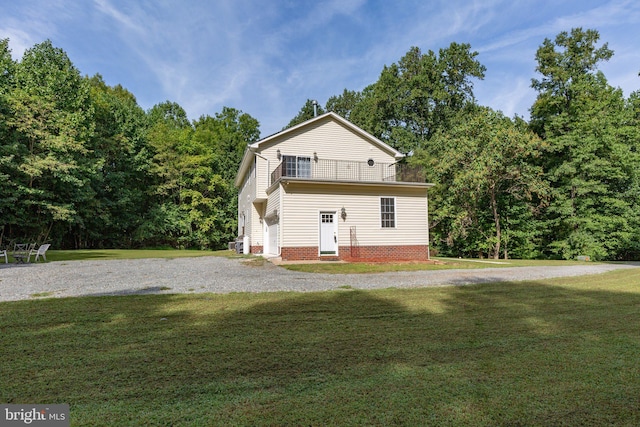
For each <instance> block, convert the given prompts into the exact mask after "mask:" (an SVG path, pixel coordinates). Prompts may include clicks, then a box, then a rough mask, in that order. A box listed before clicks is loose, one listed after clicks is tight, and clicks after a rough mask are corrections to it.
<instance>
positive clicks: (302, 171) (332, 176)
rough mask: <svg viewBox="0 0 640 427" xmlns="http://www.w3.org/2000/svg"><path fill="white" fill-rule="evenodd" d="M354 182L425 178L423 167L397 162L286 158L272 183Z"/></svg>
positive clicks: (406, 180)
mask: <svg viewBox="0 0 640 427" xmlns="http://www.w3.org/2000/svg"><path fill="white" fill-rule="evenodd" d="M285 177H289V178H301V179H309V180H325V181H327V180H328V181H354V182H418V183H424V182H425V175H424V172H423V170H422V168H420V167H416V166H412V165H406V164H398V163H374V162H373V161H372V160H370V161H369V162H354V161H348V160H326V159H317V160H315V159H312V158H309V157H297V158H295V157H293V158H285V159H283V161H282V163H280V164H279V165H278V167H277V168H276V169H275V170H274V171H273V172H272V173H271V184H274V183H275V182H277V181H278V180H279V179H281V178H285Z"/></svg>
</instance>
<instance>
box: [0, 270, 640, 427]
mask: <svg viewBox="0 0 640 427" xmlns="http://www.w3.org/2000/svg"><path fill="white" fill-rule="evenodd" d="M614 276H615V275H612V277H614ZM619 276H620V277H630V276H629V273H627V275H626V276H624V275H622V274H620V275H619ZM637 276H638V275H637V274H636V275H635V276H633V278H634V279H633V280H635V281H636V282H635V286H636V288H635V289H633V288H630V287H629V286H627V285H622V284H619V285H618V286H617V287H616V286H613V287H612V289H611V290H606V289H602V288H601V287H598V286H596V285H590V286H583V285H579V284H578V285H573V284H571V280H577V279H571V280H569V281H568V282H567V283H570V285H567V286H564V285H563V286H560V285H550V284H543V283H541V282H531V283H503V284H495V285H493V284H492V285H481V286H467V287H444V288H437V289H417V290H383V291H373V292H371V291H355V290H348V289H345V290H340V291H334V292H324V293H307V294H287V293H273V294H229V295H133V296H126V297H86V298H69V299H55V300H53V299H52V300H41V301H20V302H12V303H2V304H0V307H1V309H2V310H1V311H0V332H1V333H2V336H3V341H4V342H5V344H4V356H3V364H2V368H1V369H2V372H1V373H0V374H1V375H0V390H1V391H2V399H3V401H4V402H10V403H20V402H52V403H53V402H54V401H55V402H56V403H57V402H60V403H69V404H70V405H71V410H72V422H73V424H77V425H89V424H91V425H113V424H114V423H115V424H118V425H138V424H140V423H141V422H142V423H144V424H146V425H337V424H339V425H362V424H366V425H390V424H391V425H394V424H397V425H418V424H419V425H425V424H426V425H429V424H431V425H549V424H552V425H603V424H616V425H634V424H637V423H638V421H640V412H639V411H640V410H639V409H638V405H637V396H638V395H640V369H639V368H638V366H637V363H636V360H637V354H639V353H640V339H639V338H638V334H637V331H638V329H639V327H640V296H639V294H638V291H637V284H638V282H637V280H638V277H637ZM625 280H627V279H625ZM575 283H578V282H575Z"/></svg>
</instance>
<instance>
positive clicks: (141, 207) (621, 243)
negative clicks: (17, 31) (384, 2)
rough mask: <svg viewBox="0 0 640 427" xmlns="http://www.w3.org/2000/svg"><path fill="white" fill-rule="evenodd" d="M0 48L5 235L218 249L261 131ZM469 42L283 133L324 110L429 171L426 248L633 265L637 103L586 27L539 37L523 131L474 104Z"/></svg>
mask: <svg viewBox="0 0 640 427" xmlns="http://www.w3.org/2000/svg"><path fill="white" fill-rule="evenodd" d="M10 53H11V52H10V50H9V47H8V40H4V41H0V140H1V141H2V144H1V145H0V194H1V196H0V217H2V219H3V221H2V223H3V224H4V226H3V228H2V230H1V231H0V233H1V234H0V238H2V242H3V244H4V243H5V242H9V241H11V240H15V239H22V240H24V239H27V240H33V241H40V242H44V241H50V242H53V243H54V244H55V245H56V246H57V247H69V248H100V247H140V246H146V247H149V246H172V247H196V248H221V247H224V246H225V245H226V242H227V241H230V240H233V239H234V238H235V237H236V236H235V234H236V221H237V218H236V216H237V212H236V210H237V208H236V207H237V190H236V189H235V188H234V186H233V179H234V176H235V173H236V171H237V168H238V165H239V162H240V160H241V157H242V154H243V152H244V149H245V148H246V145H247V143H251V142H254V141H256V140H258V139H259V137H260V132H259V123H258V121H257V120H256V119H254V118H253V117H251V116H250V115H248V114H246V113H243V112H242V111H239V110H236V109H233V108H227V107H224V108H223V109H222V112H220V113H217V114H215V115H214V117H210V116H202V117H200V118H199V119H198V120H194V121H189V119H188V118H187V116H186V113H185V111H184V110H183V109H182V108H181V107H180V106H179V105H178V104H176V103H174V102H170V101H167V102H163V103H160V104H158V105H156V106H154V107H153V108H151V109H150V110H149V111H144V110H143V109H142V108H140V107H139V106H138V104H137V102H136V99H135V97H134V95H133V94H131V93H130V92H129V91H127V90H126V89H125V88H123V87H121V86H120V85H117V86H115V87H110V86H108V85H106V84H105V83H104V81H103V79H102V78H101V76H100V75H95V76H93V77H83V76H81V75H80V73H79V71H78V70H77V69H76V68H75V67H74V66H73V64H72V63H71V61H70V60H69V58H68V57H67V55H66V54H65V52H64V51H63V50H61V49H59V48H56V47H54V46H52V44H51V42H50V41H45V42H44V43H41V44H39V45H36V46H34V47H33V48H32V49H29V50H27V51H26V52H25V54H24V56H23V57H22V59H21V60H20V61H14V60H12V58H11V55H10ZM477 56H478V53H477V52H475V51H473V50H472V49H471V46H470V45H468V44H459V43H451V44H450V45H449V46H448V47H446V48H442V49H439V51H438V52H434V51H431V50H429V51H428V52H422V51H421V50H420V49H419V48H417V47H412V48H411V49H410V50H409V51H408V52H407V53H406V54H405V55H404V56H403V57H402V58H401V59H400V60H399V61H398V62H397V63H393V64H391V65H389V66H385V67H384V68H383V70H382V71H381V73H380V76H379V78H378V80H377V81H376V82H374V83H372V84H371V85H369V86H367V87H365V88H364V89H363V90H362V91H353V90H348V89H345V90H344V91H343V92H342V93H341V94H339V95H336V96H332V97H330V98H329V99H328V100H327V102H326V104H325V106H324V108H323V107H322V106H320V105H316V106H314V105H313V102H312V101H311V100H307V102H306V103H305V105H304V106H303V107H302V108H301V110H300V112H299V113H298V115H297V116H296V117H294V118H293V119H292V120H291V122H290V123H289V124H288V126H287V127H290V126H293V125H295V124H298V123H300V122H302V121H304V120H307V119H309V118H311V117H313V114H314V107H315V108H316V109H317V110H318V113H323V112H325V111H333V112H336V113H337V114H340V115H341V116H343V117H345V118H346V119H348V120H350V121H351V122H353V123H354V124H356V125H358V126H359V127H361V128H363V129H365V130H366V131H368V132H369V133H371V134H372V135H374V136H376V137H377V138H379V139H381V140H383V141H385V142H386V143H388V144H389V145H391V146H393V147H394V148H396V149H398V150H399V151H401V152H403V153H407V154H409V155H408V156H407V158H406V161H407V162H409V163H412V164H415V165H419V166H421V167H422V168H423V169H424V171H425V174H426V176H427V178H428V181H430V182H433V183H435V184H436V185H435V187H434V188H433V189H431V190H430V206H431V209H430V227H431V230H430V232H431V237H432V241H431V246H432V248H433V249H434V251H437V252H438V253H439V254H442V255H448V256H480V257H485V256H487V257H493V258H499V257H504V258H508V257H514V258H540V257H548V258H565V259H571V258H574V257H576V256H579V255H587V256H590V257H591V258H593V259H618V260H621V259H638V258H639V257H640V238H639V237H640V210H639V207H640V206H638V200H639V197H638V196H639V195H640V186H639V176H638V171H639V170H640V157H639V154H638V146H639V145H640V130H639V129H640V128H639V126H638V124H639V121H640V92H638V91H637V92H634V93H632V94H631V95H630V96H629V97H628V98H625V97H624V94H623V93H622V91H621V90H620V89H619V88H614V87H612V86H611V85H610V84H609V83H608V82H607V79H606V77H605V76H604V74H603V73H602V72H601V71H600V70H599V68H598V66H599V64H601V63H602V62H603V61H607V60H609V59H611V57H612V56H613V52H612V51H611V50H610V49H609V48H608V46H607V44H606V43H604V44H599V34H598V32H597V31H595V30H583V29H581V28H575V29H572V30H571V31H569V32H562V33H560V34H558V35H557V36H556V37H555V39H553V40H551V39H545V40H544V41H543V43H542V45H541V46H540V47H539V49H538V50H537V52H536V58H535V59H536V62H537V66H536V69H535V72H536V73H537V74H536V76H537V77H536V78H533V79H532V87H533V88H534V89H535V90H536V91H537V98H536V100H535V102H534V103H533V105H532V106H531V110H530V111H531V118H530V120H529V121H526V120H525V119H523V118H521V117H517V116H516V117H513V118H510V117H506V116H505V115H504V114H503V113H502V112H500V111H494V110H492V109H491V108H489V107H486V106H481V105H479V104H478V103H477V101H476V100H475V97H474V94H473V87H474V82H475V81H476V80H481V79H482V78H483V77H484V73H485V71H486V68H485V67H484V66H483V65H482V64H481V63H480V62H479V61H478V59H477Z"/></svg>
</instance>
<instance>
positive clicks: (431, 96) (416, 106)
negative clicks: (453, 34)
mask: <svg viewBox="0 0 640 427" xmlns="http://www.w3.org/2000/svg"><path fill="white" fill-rule="evenodd" d="M477 55H478V53H477V52H472V51H471V46H470V45H468V44H458V43H451V44H450V45H449V47H448V48H446V49H440V50H439V52H438V54H436V53H435V52H433V51H431V50H430V51H428V52H427V53H425V54H423V53H422V51H421V50H420V49H419V48H417V47H412V48H411V49H410V50H409V51H408V52H407V54H406V55H405V56H404V57H402V58H401V59H400V61H399V62H398V63H397V64H392V65H391V66H389V67H386V66H385V67H384V69H383V70H382V73H381V74H380V78H379V79H378V81H377V82H376V83H374V84H372V85H370V86H368V87H366V88H365V89H364V91H363V93H362V101H360V102H358V103H357V104H356V105H355V107H354V108H353V109H352V112H351V116H350V117H351V118H352V120H353V122H354V123H355V124H357V125H359V126H361V127H362V128H363V129H365V130H367V131H368V132H370V133H371V134H373V135H374V136H376V137H378V138H380V139H382V140H383V141H385V142H388V143H389V144H390V145H392V146H393V147H395V148H396V149H398V150H399V151H401V152H404V153H408V152H410V151H412V150H416V149H418V148H420V147H424V146H425V144H426V142H427V141H428V140H429V139H430V138H431V137H432V136H433V135H435V134H436V132H438V131H439V130H446V129H448V128H449V126H450V123H451V120H452V119H453V118H454V117H455V116H456V115H457V114H458V113H459V112H460V111H461V110H463V109H464V108H465V106H467V105H469V104H473V102H474V101H473V100H474V96H473V81H472V79H473V78H478V79H482V78H484V72H485V67H484V66H483V65H482V64H480V62H478V61H477V60H476V56H477Z"/></svg>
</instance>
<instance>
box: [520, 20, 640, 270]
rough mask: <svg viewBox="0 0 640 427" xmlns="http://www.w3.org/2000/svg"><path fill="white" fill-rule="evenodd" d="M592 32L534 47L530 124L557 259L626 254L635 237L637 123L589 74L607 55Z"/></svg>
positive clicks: (617, 94)
mask: <svg viewBox="0 0 640 427" xmlns="http://www.w3.org/2000/svg"><path fill="white" fill-rule="evenodd" d="M598 39H599V34H598V33H597V31H594V30H588V31H582V29H580V28H577V29H574V30H572V31H571V34H568V33H566V32H563V33H560V34H559V35H558V36H557V37H556V39H555V43H552V42H551V41H549V40H545V42H544V44H543V45H542V46H541V47H540V48H539V49H538V52H537V55H536V59H537V60H538V67H537V71H539V72H540V73H541V74H542V75H543V78H542V79H541V80H533V87H534V88H535V89H537V90H538V91H539V95H538V98H537V100H536V102H535V104H534V105H533V108H532V123H531V126H532V128H533V129H534V130H536V132H538V134H540V135H541V136H542V137H544V138H545V140H546V142H547V144H548V146H549V149H548V151H547V154H546V156H545V157H544V159H543V160H542V165H543V167H544V168H545V171H546V178H547V180H548V181H549V183H550V185H551V189H552V191H551V195H552V198H551V203H550V205H549V208H548V209H547V211H546V229H547V230H548V234H547V236H546V241H547V242H548V245H547V247H546V250H547V251H548V253H550V254H552V255H555V256H560V257H562V258H565V259H569V258H573V257H575V256H577V255H589V256H591V257H592V258H594V259H616V258H623V257H626V256H627V255H628V253H627V249H628V244H629V241H630V240H632V239H631V236H632V235H634V234H635V235H636V236H637V232H638V231H639V230H638V228H637V224H638V219H637V218H638V213H637V212H638V211H637V209H635V206H636V204H637V188H638V187H637V186H638V177H637V174H638V172H637V171H638V166H639V165H640V163H639V158H638V153H637V145H638V132H637V121H636V122H634V119H633V117H632V114H631V112H630V111H629V108H632V107H630V106H629V107H627V106H625V100H624V98H623V96H622V91H621V90H619V89H614V88H612V87H611V86H610V85H609V84H608V82H607V80H606V78H605V77H604V74H602V72H599V71H597V65H598V63H599V62H600V61H603V60H608V59H609V58H610V57H611V56H612V55H613V52H611V51H610V50H609V49H608V48H607V45H606V44H604V45H603V46H602V47H600V48H596V46H595V44H596V42H597V41H598Z"/></svg>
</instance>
